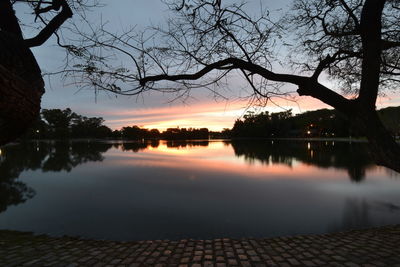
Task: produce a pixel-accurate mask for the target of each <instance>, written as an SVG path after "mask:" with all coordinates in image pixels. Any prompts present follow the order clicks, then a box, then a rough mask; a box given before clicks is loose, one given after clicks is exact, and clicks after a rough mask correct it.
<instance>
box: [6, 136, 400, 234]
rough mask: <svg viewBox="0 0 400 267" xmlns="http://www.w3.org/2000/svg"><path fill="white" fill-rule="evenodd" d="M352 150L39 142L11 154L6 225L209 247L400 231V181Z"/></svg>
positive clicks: (262, 144)
mask: <svg viewBox="0 0 400 267" xmlns="http://www.w3.org/2000/svg"><path fill="white" fill-rule="evenodd" d="M365 148H366V147H365V144H356V143H353V144H349V143H345V142H332V141H329V142H300V141H279V142H278V141H254V142H237V141H236V142H222V141H212V142H211V141H210V142H209V141H196V142H189V141H188V142H182V141H181V142H164V141H161V142H152V143H151V142H150V143H135V142H130V143H121V142H120V143H118V142H117V143H115V142H114V143H113V142H52V143H49V142H47V143H46V142H37V143H35V142H34V143H25V144H19V145H10V146H6V147H2V148H1V150H0V229H12V230H21V231H32V232H35V233H46V234H50V235H55V236H58V235H72V236H82V237H85V238H97V239H115V240H143V239H180V238H195V239H198V238H199V239H208V238H219V237H236V238H240V237H269V236H277V235H292V234H307V233H326V232H333V231H338V230H344V229H349V228H362V227H368V226H379V225H386V224H395V223H397V224H398V223H400V177H399V176H398V175H397V174H395V173H393V172H390V171H389V170H388V169H385V168H382V167H377V166H375V165H374V164H372V162H371V161H370V159H369V158H368V156H367V153H366V151H365Z"/></svg>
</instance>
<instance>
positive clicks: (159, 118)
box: [16, 0, 400, 130]
mask: <svg viewBox="0 0 400 267" xmlns="http://www.w3.org/2000/svg"><path fill="white" fill-rule="evenodd" d="M261 2H262V4H263V5H264V6H266V7H268V9H270V10H277V9H281V8H283V9H284V8H285V7H286V6H287V3H289V2H290V1H287V0H285V1H283V0H281V1H274V0H261ZM261 2H260V0H250V1H248V3H249V10H252V11H254V12H256V11H257V7H258V6H259V4H260V3H261ZM103 3H105V4H106V6H104V7H102V8H99V9H97V10H95V12H92V13H90V14H89V19H90V20H91V21H93V22H94V23H96V22H100V20H102V21H103V22H104V21H108V24H107V27H109V28H110V29H115V30H116V31H118V30H119V29H122V28H126V27H128V26H129V25H137V27H139V28H144V27H146V26H148V25H150V24H152V23H153V24H159V23H160V24H162V22H163V21H164V20H165V18H166V17H167V15H168V12H166V6H165V5H164V4H163V3H162V1H161V0H135V1H132V0H118V1H106V0H104V1H103ZM16 12H17V16H18V17H19V18H23V19H25V22H27V23H29V22H31V23H32V20H33V18H34V17H33V16H31V15H30V14H28V10H27V9H24V7H23V5H22V4H18V3H17V4H16ZM31 35H32V33H31V32H29V30H28V31H25V36H26V37H29V36H31ZM33 52H34V54H35V56H36V58H37V60H38V62H39V65H40V66H41V68H42V71H43V72H48V71H55V70H59V69H60V67H62V65H63V61H64V51H63V50H62V49H61V48H59V47H57V46H56V42H55V38H51V39H50V40H49V41H48V42H47V43H46V44H45V45H43V46H41V47H39V48H35V49H33ZM121 60H124V59H121ZM45 82H46V93H45V94H44V96H43V99H42V107H43V108H47V109H51V108H61V109H63V108H67V107H69V108H71V109H72V110H73V111H75V112H76V113H78V114H82V115H85V116H90V117H93V116H96V117H103V118H104V119H105V124H106V125H107V126H109V127H111V128H112V129H119V128H121V127H122V126H132V125H138V126H141V127H145V128H158V129H160V130H164V129H166V128H169V127H177V126H179V127H181V128H183V127H194V128H200V127H207V128H209V129H210V130H222V129H223V128H231V127H232V125H233V123H234V121H235V120H236V119H237V118H240V117H241V116H242V115H244V114H245V112H246V110H249V103H248V101H246V100H243V99H241V97H243V95H246V91H247V93H248V92H249V90H250V89H249V88H248V86H247V88H246V85H245V83H243V82H240V81H238V80H235V79H233V80H232V81H231V82H230V86H229V87H230V88H231V89H232V90H228V91H224V92H222V93H223V94H224V95H225V96H227V98H228V100H225V99H215V97H214V96H213V94H211V93H210V92H209V91H207V90H205V89H204V90H202V89H201V88H200V89H196V91H192V94H191V96H190V98H188V99H178V100H176V101H173V102H171V100H172V99H174V98H175V95H168V94H161V93H146V94H143V95H140V96H139V97H128V96H116V95H113V94H110V93H101V92H100V93H99V94H97V95H95V93H94V91H93V90H85V91H79V90H78V89H77V87H76V86H75V85H74V84H71V83H70V82H68V81H66V82H63V81H61V80H60V78H59V77H53V78H50V80H49V79H46V80H45ZM295 89H296V88H295V87H293V86H288V87H287V90H290V91H294V90H295ZM276 101H277V102H278V104H279V105H280V106H281V107H277V106H276V105H273V104H269V105H268V106H267V107H266V108H264V109H263V110H268V111H270V112H279V111H284V109H283V108H285V109H292V110H293V112H294V113H299V112H304V111H307V110H315V109H319V108H328V106H326V105H325V104H323V103H321V102H320V101H318V100H315V99H312V98H310V97H299V98H297V102H291V101H286V100H278V99H277V100H276ZM395 105H400V99H399V98H398V97H397V98H396V97H385V98H381V99H380V100H379V102H378V107H385V106H395ZM250 110H253V109H251V108H250ZM256 110H260V109H256Z"/></svg>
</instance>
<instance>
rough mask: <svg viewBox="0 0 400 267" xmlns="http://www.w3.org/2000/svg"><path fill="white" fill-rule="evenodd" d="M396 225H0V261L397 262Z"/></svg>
mask: <svg viewBox="0 0 400 267" xmlns="http://www.w3.org/2000/svg"><path fill="white" fill-rule="evenodd" d="M399 244H400V225H394V226H386V227H380V228H371V229H365V230H353V231H348V232H342V233H334V234H325V235H305V236H292V237H278V238H266V239H240V240H236V239H228V238H224V239H215V240H180V241H166V240H148V241H139V242H115V241H95V240H83V239H82V240H80V239H76V238H69V237H63V238H53V237H48V236H43V235H42V236H35V235H32V234H29V233H21V232H15V231H4V230H3V231H2V230H0V266H52V267H53V266H54V267H57V266H60V267H61V266H63V267H65V266H69V267H78V266H96V267H104V266H113V267H115V266H132V267H139V266H156V267H162V266H168V267H170V266H171V267H174V266H175V267H178V266H179V267H190V266H193V267H200V266H204V267H205V266H206V267H225V266H256V267H265V266H306V267H314V266H347V267H358V266H364V267H372V266H398V267H400V245H399Z"/></svg>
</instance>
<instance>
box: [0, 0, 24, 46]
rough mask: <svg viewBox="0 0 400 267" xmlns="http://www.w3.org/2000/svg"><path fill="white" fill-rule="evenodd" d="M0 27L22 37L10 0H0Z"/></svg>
mask: <svg viewBox="0 0 400 267" xmlns="http://www.w3.org/2000/svg"><path fill="white" fill-rule="evenodd" d="M0 29H1V30H2V31H6V32H9V33H12V34H14V35H15V36H16V37H17V38H19V39H21V40H22V39H23V37H22V31H21V28H20V26H19V23H18V20H17V17H16V16H15V12H14V9H13V8H12V5H11V2H10V0H0Z"/></svg>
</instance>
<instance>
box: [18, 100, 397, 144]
mask: <svg viewBox="0 0 400 267" xmlns="http://www.w3.org/2000/svg"><path fill="white" fill-rule="evenodd" d="M379 115H380V116H381V119H382V121H383V123H384V124H385V126H386V127H387V129H388V130H389V131H390V133H391V134H392V135H394V136H397V137H398V136H399V135H400V106H399V107H389V108H384V109H381V110H379ZM103 123H104V119H103V118H101V117H85V116H82V115H79V114H77V113H75V112H72V110H71V109H69V108H67V109H64V110H61V109H43V110H42V111H41V114H40V117H39V118H38V119H37V121H36V122H35V123H34V125H33V126H32V127H31V129H30V130H29V131H28V132H27V133H26V134H25V136H24V137H23V138H24V139H68V138H98V139H128V140H142V139H165V140H185V139H186V140H189V139H209V138H214V139H215V138H299V137H330V138H335V137H350V136H351V137H361V134H360V133H359V132H358V131H356V130H355V129H354V128H352V127H351V123H350V121H349V120H348V119H347V118H346V117H345V116H343V115H342V114H341V113H339V112H337V111H335V110H328V109H320V110H315V111H308V112H304V113H301V114H296V115H293V114H292V112H291V110H289V111H284V112H277V113H269V112H261V113H258V114H256V113H253V112H248V113H247V114H246V115H244V116H243V118H242V119H237V120H236V121H235V123H234V125H233V127H232V129H224V130H223V131H221V132H212V131H209V130H208V129H207V128H201V129H194V128H179V127H177V128H168V129H167V130H166V131H163V132H161V131H159V130H158V129H145V128H141V127H139V126H136V125H134V126H126V127H122V129H121V130H114V131H113V130H112V129H110V128H109V127H107V126H106V125H104V124H103Z"/></svg>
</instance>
